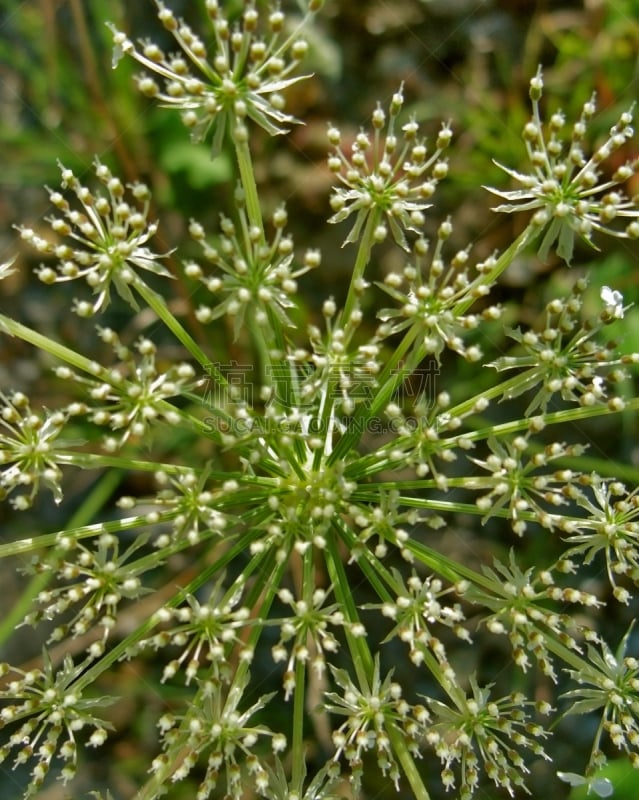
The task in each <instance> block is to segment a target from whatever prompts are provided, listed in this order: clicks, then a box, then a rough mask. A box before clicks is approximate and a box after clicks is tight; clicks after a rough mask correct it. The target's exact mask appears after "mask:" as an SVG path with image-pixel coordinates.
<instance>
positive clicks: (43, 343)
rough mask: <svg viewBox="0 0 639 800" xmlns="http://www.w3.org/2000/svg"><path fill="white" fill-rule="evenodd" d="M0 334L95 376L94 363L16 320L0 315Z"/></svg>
mask: <svg viewBox="0 0 639 800" xmlns="http://www.w3.org/2000/svg"><path fill="white" fill-rule="evenodd" d="M0 332H3V333H7V334H9V336H17V337H18V338H19V339H22V340H23V341H24V342H28V343H29V344H32V345H33V346H34V347H37V348H38V349H39V350H42V351H44V352H45V353H49V355H52V356H54V358H57V359H59V360H60V361H66V363H67V364H71V366H73V367H76V369H80V370H82V371H83V372H88V373H89V374H90V375H95V374H96V364H95V361H91V360H90V359H88V358H86V357H85V356H81V355H80V354H79V353H76V352H75V350H71V349H70V348H69V347H65V345H63V344H60V343H59V342H56V341H54V340H53V339H50V338H49V337H48V336H43V335H42V334H41V333H38V332H37V331H34V330H32V329H31V328H27V326H26V325H22V324H21V323H20V322H16V320H13V319H10V318H9V317H5V316H4V314H0Z"/></svg>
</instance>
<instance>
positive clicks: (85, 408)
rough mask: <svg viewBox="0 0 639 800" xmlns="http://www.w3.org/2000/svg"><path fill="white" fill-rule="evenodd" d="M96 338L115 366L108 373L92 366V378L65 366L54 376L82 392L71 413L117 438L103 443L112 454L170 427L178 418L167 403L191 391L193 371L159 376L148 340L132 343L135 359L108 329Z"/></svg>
mask: <svg viewBox="0 0 639 800" xmlns="http://www.w3.org/2000/svg"><path fill="white" fill-rule="evenodd" d="M98 333H99V335H100V338H101V339H102V340H103V341H104V342H105V343H107V344H109V345H110V346H111V348H112V350H113V352H114V354H115V355H116V357H117V358H118V360H119V362H120V363H119V364H118V365H117V366H116V367H113V368H111V369H107V368H105V367H101V366H99V365H97V374H96V375H95V376H91V377H88V376H86V375H81V374H79V373H77V372H75V371H74V370H72V369H71V368H70V367H68V366H63V367H58V368H57V369H56V375H57V376H58V377H59V378H63V379H64V380H66V381H73V382H74V383H75V384H77V385H79V386H81V387H82V390H83V396H84V397H86V398H87V400H88V402H87V403H82V404H79V405H77V404H76V405H74V406H73V408H74V409H75V408H76V406H77V408H78V410H80V411H81V412H82V413H83V414H85V415H87V416H88V417H89V419H90V420H91V422H93V423H94V424H95V425H98V426H100V427H106V428H109V429H110V430H111V431H112V432H114V433H117V434H119V435H118V436H112V435H108V436H106V437H105V439H104V442H103V446H104V447H105V449H106V450H108V451H115V450H117V449H118V448H120V447H122V445H123V444H124V443H125V442H126V441H127V440H130V439H135V440H139V439H141V438H142V437H143V436H145V435H147V434H148V432H149V429H150V427H151V426H152V425H154V424H157V422H158V421H159V420H163V421H164V422H168V423H169V424H171V425H175V424H176V423H177V422H178V421H179V419H180V415H179V412H178V411H177V409H176V408H175V407H174V406H173V405H171V404H170V403H169V402H168V400H169V398H173V397H175V396H176V395H179V394H181V393H183V392H185V391H187V390H188V389H190V388H192V386H193V384H194V381H193V378H194V376H195V370H194V369H193V367H192V366H191V365H190V364H187V363H181V364H174V365H171V366H169V367H168V368H167V369H166V370H164V371H162V370H161V369H160V368H159V364H158V361H157V359H156V346H155V344H154V343H153V342H152V341H151V340H150V339H147V338H146V337H141V338H140V339H139V340H138V341H137V342H136V345H135V349H136V350H137V353H138V355H137V356H136V354H135V353H134V352H132V351H131V350H130V349H129V348H128V347H126V346H125V345H123V344H122V342H121V341H120V338H119V336H118V335H117V334H116V333H115V331H113V330H112V329H111V328H98Z"/></svg>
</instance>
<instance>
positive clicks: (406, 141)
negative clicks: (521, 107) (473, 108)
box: [328, 88, 453, 250]
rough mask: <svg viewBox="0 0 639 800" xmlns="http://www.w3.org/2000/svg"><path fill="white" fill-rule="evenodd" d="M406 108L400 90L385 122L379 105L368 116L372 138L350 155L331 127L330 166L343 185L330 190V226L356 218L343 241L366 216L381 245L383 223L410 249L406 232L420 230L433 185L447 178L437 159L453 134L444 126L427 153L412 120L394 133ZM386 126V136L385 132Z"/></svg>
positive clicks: (353, 237) (363, 138) (363, 136)
mask: <svg viewBox="0 0 639 800" xmlns="http://www.w3.org/2000/svg"><path fill="white" fill-rule="evenodd" d="M403 104H404V96H403V94H402V89H401V88H400V90H399V91H398V92H396V93H395V94H394V95H393V97H392V99H391V102H390V106H389V110H388V123H387V120H386V114H385V112H384V111H383V110H382V108H381V106H379V105H378V107H377V108H376V109H375V111H374V112H373V115H372V127H373V136H372V140H371V136H370V135H369V134H368V133H366V132H365V131H361V132H360V133H359V134H358V135H357V137H356V138H355V141H354V143H353V145H352V146H351V153H350V155H349V154H347V153H346V152H344V149H343V147H342V135H341V133H340V132H339V130H338V129H337V128H336V127H334V126H330V127H329V129H328V140H329V142H330V144H331V146H332V148H333V153H332V155H331V156H330V157H329V159H328V166H329V168H330V170H331V171H332V172H334V173H335V175H336V176H337V178H338V180H339V181H340V183H341V184H342V186H338V187H336V188H335V189H334V190H333V195H332V197H331V208H332V209H333V211H334V214H333V216H332V217H331V218H330V219H329V222H342V221H343V220H345V219H347V218H348V217H349V216H351V214H355V224H354V225H353V227H352V229H351V232H350V233H349V234H348V236H347V238H346V242H356V241H358V240H359V238H360V235H361V233H362V231H363V229H364V224H365V223H366V221H367V220H368V219H369V218H370V219H371V220H372V222H373V237H374V239H375V241H382V240H383V239H384V238H385V237H386V234H387V231H386V227H385V222H387V223H388V225H389V226H390V230H391V233H392V236H393V239H394V240H395V242H397V244H398V245H400V247H402V248H404V249H405V250H407V249H408V244H407V241H406V235H405V231H413V232H415V233H420V232H421V227H422V225H423V223H424V215H423V212H424V211H425V210H426V209H427V208H429V207H430V203H428V200H429V199H430V198H431V197H432V196H433V194H434V193H435V189H436V188H437V184H438V183H439V181H440V180H442V178H445V177H446V175H447V174H448V164H447V162H446V161H445V160H444V159H442V158H441V155H442V153H443V151H444V150H445V149H446V148H447V147H448V145H449V143H450V140H451V138H452V135H453V133H452V130H451V129H450V127H449V126H448V125H443V126H442V129H441V130H440V132H439V135H438V136H437V140H436V143H435V150H434V152H433V153H431V154H430V155H429V154H428V150H427V149H426V143H425V141H424V139H423V138H420V137H418V133H419V126H418V125H417V122H415V121H414V120H411V121H409V122H407V123H405V124H404V125H402V128H401V133H399V134H398V133H396V130H395V128H396V125H398V124H399V123H398V117H399V114H400V112H401V110H402V106H403ZM384 128H386V133H385V135H384V133H383V131H384Z"/></svg>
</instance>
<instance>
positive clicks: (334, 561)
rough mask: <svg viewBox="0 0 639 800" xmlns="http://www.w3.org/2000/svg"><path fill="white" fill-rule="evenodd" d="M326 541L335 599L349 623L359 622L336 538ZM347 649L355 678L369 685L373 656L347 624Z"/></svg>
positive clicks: (327, 565)
mask: <svg viewBox="0 0 639 800" xmlns="http://www.w3.org/2000/svg"><path fill="white" fill-rule="evenodd" d="M327 538H328V541H327V544H326V548H325V550H324V553H325V557H326V567H327V569H328V574H329V575H330V578H331V583H332V585H333V591H334V592H335V599H336V600H337V602H338V603H339V605H340V608H341V609H342V610H343V611H344V616H345V617H346V619H347V620H348V621H349V623H359V621H360V620H359V615H358V613H357V606H356V605H355V601H354V600H353V595H352V593H351V587H350V582H349V580H348V577H347V575H346V571H345V569H344V564H343V562H342V558H341V556H340V553H339V552H338V547H337V542H338V540H337V539H336V538H334V537H333V536H329V537H327ZM344 633H345V635H346V641H347V642H348V649H349V651H350V654H351V658H352V661H353V666H354V667H355V672H356V673H357V679H358V681H359V683H360V685H361V686H370V685H371V679H372V675H373V656H372V655H371V651H370V648H369V647H368V644H367V642H366V639H365V637H363V636H354V635H353V634H352V633H351V630H350V628H349V627H348V626H346V627H345V628H344Z"/></svg>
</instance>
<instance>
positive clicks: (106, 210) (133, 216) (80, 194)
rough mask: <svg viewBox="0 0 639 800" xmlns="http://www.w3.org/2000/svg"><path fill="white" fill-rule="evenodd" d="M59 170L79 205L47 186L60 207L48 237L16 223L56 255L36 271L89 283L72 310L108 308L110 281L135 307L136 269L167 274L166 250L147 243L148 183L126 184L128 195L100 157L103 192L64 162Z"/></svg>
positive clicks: (45, 277)
mask: <svg viewBox="0 0 639 800" xmlns="http://www.w3.org/2000/svg"><path fill="white" fill-rule="evenodd" d="M60 170H61V172H62V189H63V190H66V189H68V190H71V191H72V192H73V194H74V195H75V196H76V198H77V200H78V201H79V203H80V206H81V210H78V209H76V208H74V207H73V206H72V204H71V203H70V202H69V200H68V199H67V198H66V197H65V195H64V193H63V192H59V191H51V190H50V191H49V199H50V200H51V203H52V204H53V205H54V206H55V208H56V209H57V210H58V211H59V212H61V216H60V217H49V218H48V220H47V221H48V222H49V224H50V225H51V230H52V234H53V235H52V236H51V238H50V239H47V238H44V237H42V236H39V235H38V234H36V233H35V232H34V231H33V230H32V229H31V228H20V233H21V236H22V239H23V240H24V241H26V242H28V243H29V244H30V245H31V246H32V247H34V248H35V249H36V250H37V251H38V252H39V253H42V254H43V255H46V256H51V257H53V258H55V259H56V261H57V265H56V266H55V268H54V267H51V266H48V265H47V264H43V265H42V266H40V268H39V269H38V270H37V275H38V277H39V278H40V280H41V281H42V282H43V283H49V284H50V283H59V282H66V281H72V280H76V279H78V278H83V279H84V280H85V281H86V283H87V284H88V285H89V286H90V287H91V289H93V293H94V295H95V299H94V301H93V302H92V303H89V302H87V301H86V300H76V302H75V311H76V313H77V314H79V315H80V316H82V317H89V316H92V315H93V314H95V313H97V312H98V311H104V309H105V308H107V306H108V305H109V303H110V301H111V297H110V289H111V286H114V287H115V289H116V291H117V292H118V294H119V295H120V296H121V297H122V298H123V299H124V300H126V302H127V303H129V305H131V306H133V308H136V309H137V303H136V300H135V297H134V295H133V293H132V292H131V287H135V285H136V283H137V282H140V281H141V278H139V277H138V276H137V274H136V270H138V269H142V270H147V271H148V272H153V273H155V274H156V275H162V276H164V277H171V274H170V272H169V271H168V270H167V269H166V267H164V266H163V265H162V264H160V262H159V260H158V259H160V258H163V257H164V256H162V255H158V254H157V253H154V252H153V251H152V250H150V249H149V248H148V247H147V242H148V241H149V240H150V239H151V238H152V237H153V236H154V235H155V233H156V232H157V228H158V226H157V223H156V222H149V221H148V214H149V209H150V193H149V189H148V187H147V186H145V185H144V184H143V183H135V184H132V185H130V186H128V187H126V188H128V189H129V192H130V198H129V199H127V196H126V195H127V192H126V188H125V186H124V184H123V183H122V181H121V180H120V179H119V178H117V177H115V176H114V175H113V174H112V173H111V170H110V169H109V168H108V167H107V166H105V165H104V164H102V163H101V162H100V161H99V160H98V159H96V160H95V174H96V177H97V178H98V180H99V182H100V183H101V184H102V185H103V187H104V189H106V193H104V192H103V191H98V192H92V191H91V190H90V189H88V188H87V187H86V186H83V185H82V184H81V183H80V181H79V180H78V178H76V176H75V175H74V174H73V172H72V170H70V169H68V168H67V167H64V166H63V165H62V164H61V165H60Z"/></svg>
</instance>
